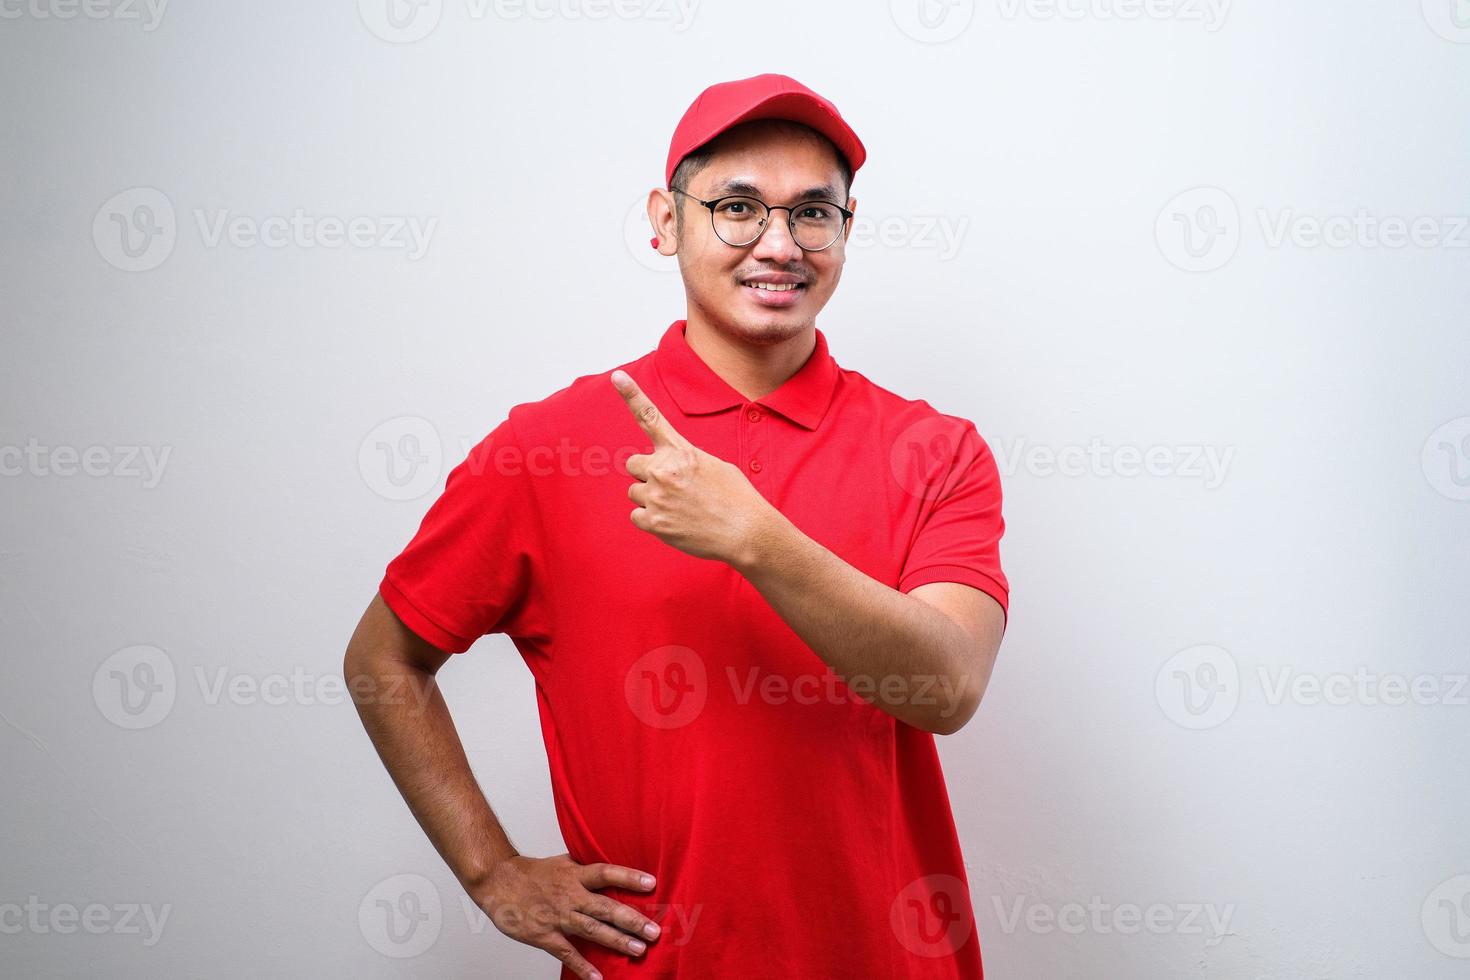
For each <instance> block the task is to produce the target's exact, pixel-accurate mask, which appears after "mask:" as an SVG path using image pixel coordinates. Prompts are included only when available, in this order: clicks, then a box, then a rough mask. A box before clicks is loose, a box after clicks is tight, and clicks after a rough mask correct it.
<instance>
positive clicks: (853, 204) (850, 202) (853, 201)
mask: <svg viewBox="0 0 1470 980" xmlns="http://www.w3.org/2000/svg"><path fill="white" fill-rule="evenodd" d="M847 210H849V211H851V212H852V213H853V216H852V217H851V218H848V219H847V227H846V228H844V229H843V230H842V244H844V245H846V244H847V239H848V236H849V235H851V234H852V223H853V220H854V219H856V217H857V198H855V197H849V198H848V199H847Z"/></svg>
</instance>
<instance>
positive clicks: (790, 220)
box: [669, 187, 853, 252]
mask: <svg viewBox="0 0 1470 980" xmlns="http://www.w3.org/2000/svg"><path fill="white" fill-rule="evenodd" d="M669 190H671V191H673V192H674V193H675V194H683V195H684V196H685V197H687V198H689V199H691V200H693V201H696V202H698V203H699V204H702V205H704V206H705V207H706V208H709V226H710V230H712V231H713V232H714V233H715V237H716V238H718V239H719V240H720V241H722V242H725V238H724V236H723V235H721V234H720V229H719V228H718V227H717V226H716V225H715V208H716V207H718V206H719V204H720V202H721V201H733V200H734V199H736V198H739V199H740V200H742V201H754V202H756V203H757V204H759V205H760V206H761V207H763V208H765V209H766V214H765V217H763V218H761V230H760V231H758V232H756V235H755V237H754V238H752V239H751V240H750V241H748V242H745V243H743V244H740V245H736V244H734V243H733V242H725V244H726V245H729V246H730V247H731V248H749V247H750V246H751V245H754V244H755V243H756V242H758V241H760V240H761V236H762V235H764V234H765V233H766V230H767V229H768V228H770V227H771V224H770V222H771V212H772V211H785V212H786V228H787V230H788V231H790V232H791V240H792V242H795V244H796V247H797V248H799V249H801V250H802V251H803V252H824V251H826V250H827V249H829V248H831V247H832V246H833V245H836V244H837V239H839V238H841V237H842V228H838V229H837V234H836V235H834V236H833V238H832V240H831V241H830V242H828V243H827V244H825V245H823V246H822V247H821V248H807V247H806V246H805V245H803V244H802V243H801V242H798V241H796V212H797V210H798V209H800V208H803V207H806V206H807V205H808V204H825V205H826V206H827V207H829V208H836V209H837V210H838V211H841V212H842V225H843V227H846V225H847V223H848V222H849V221H851V220H852V216H853V212H852V211H849V210H848V209H847V208H845V207H843V206H842V205H840V204H837V203H836V202H834V201H824V200H822V199H821V198H817V197H814V198H812V199H811V200H809V201H802V202H800V203H799V204H793V205H791V206H790V207H787V206H786V205H784V204H767V203H766V202H765V201H762V200H761V199H760V198H758V197H752V196H751V195H749V194H726V195H724V196H723V197H717V198H715V199H714V200H711V201H703V200H700V199H699V198H697V197H695V196H694V195H693V194H691V193H689V192H688V191H686V190H683V189H682V188H679V187H670V188H669Z"/></svg>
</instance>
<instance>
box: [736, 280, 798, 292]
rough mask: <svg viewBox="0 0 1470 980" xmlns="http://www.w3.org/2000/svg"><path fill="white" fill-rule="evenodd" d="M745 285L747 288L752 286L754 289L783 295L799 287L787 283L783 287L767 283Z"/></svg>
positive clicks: (792, 283)
mask: <svg viewBox="0 0 1470 980" xmlns="http://www.w3.org/2000/svg"><path fill="white" fill-rule="evenodd" d="M746 285H747V286H754V287H755V288H756V289H769V290H771V291H772V292H777V293H784V292H788V291H789V290H792V289H795V288H796V287H797V286H800V285H801V283H797V282H788V283H786V284H785V285H782V286H778V285H775V284H774V283H769V282H748V283H746Z"/></svg>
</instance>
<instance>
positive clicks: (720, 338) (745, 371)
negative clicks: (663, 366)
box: [684, 309, 817, 401]
mask: <svg viewBox="0 0 1470 980" xmlns="http://www.w3.org/2000/svg"><path fill="white" fill-rule="evenodd" d="M816 326H817V325H816V321H808V322H807V323H806V324H804V325H803V326H801V327H798V328H797V329H796V330H795V331H794V332H790V333H785V332H773V333H754V334H749V333H745V332H742V331H741V330H740V328H739V327H735V326H731V325H725V324H721V323H716V322H715V321H712V320H709V319H707V318H705V317H703V316H702V315H701V314H700V313H699V311H697V310H693V309H691V310H690V311H689V315H688V316H687V317H686V318H685V328H684V339H685V340H686V341H687V342H688V343H689V348H690V349H691V350H693V351H694V353H696V354H698V355H699V359H700V360H701V361H704V363H705V364H707V365H709V368H710V370H711V371H714V372H715V374H717V375H719V376H720V380H722V381H724V382H725V383H726V384H727V385H729V386H730V387H731V388H734V389H735V390H736V391H738V392H740V394H742V395H744V396H745V397H746V398H747V399H749V400H750V401H757V400H759V399H761V398H764V397H765V396H766V395H769V394H770V393H771V392H773V391H775V390H776V389H777V388H779V387H781V385H783V384H785V383H786V381H787V380H788V379H789V378H790V377H791V376H792V375H793V374H795V373H796V372H797V371H799V370H801V366H802V365H803V364H805V363H806V362H807V359H808V358H810V357H811V354H812V351H813V350H815V349H816V346H817V330H816Z"/></svg>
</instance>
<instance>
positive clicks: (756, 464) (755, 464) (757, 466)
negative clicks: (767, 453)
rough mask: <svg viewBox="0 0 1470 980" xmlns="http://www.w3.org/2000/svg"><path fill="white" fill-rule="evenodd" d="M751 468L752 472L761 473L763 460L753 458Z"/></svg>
mask: <svg viewBox="0 0 1470 980" xmlns="http://www.w3.org/2000/svg"><path fill="white" fill-rule="evenodd" d="M750 470H751V472H752V473H759V472H760V471H761V461H760V460H758V459H753V460H751V461H750Z"/></svg>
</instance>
